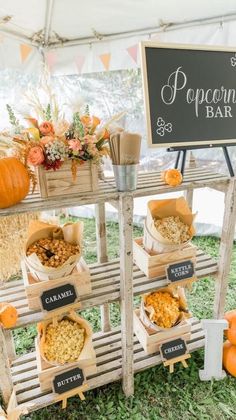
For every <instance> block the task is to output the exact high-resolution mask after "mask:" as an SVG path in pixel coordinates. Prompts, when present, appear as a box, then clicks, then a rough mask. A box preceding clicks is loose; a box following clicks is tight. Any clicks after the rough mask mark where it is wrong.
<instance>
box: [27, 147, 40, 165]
mask: <svg viewBox="0 0 236 420" xmlns="http://www.w3.org/2000/svg"><path fill="white" fill-rule="evenodd" d="M43 162H44V154H43V149H42V148H41V147H40V146H34V147H32V148H31V149H30V150H29V153H28V156H27V163H28V164H29V165H33V166H39V165H41V163H43Z"/></svg>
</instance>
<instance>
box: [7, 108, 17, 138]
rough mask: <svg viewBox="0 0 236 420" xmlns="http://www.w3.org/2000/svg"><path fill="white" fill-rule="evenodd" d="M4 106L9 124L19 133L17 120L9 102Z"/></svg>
mask: <svg viewBox="0 0 236 420" xmlns="http://www.w3.org/2000/svg"><path fill="white" fill-rule="evenodd" d="M6 108H7V112H8V116H9V122H10V124H11V125H12V126H13V127H14V128H15V133H19V130H20V123H19V120H18V119H17V118H16V116H15V114H14V111H13V109H12V107H11V106H10V105H9V104H6Z"/></svg>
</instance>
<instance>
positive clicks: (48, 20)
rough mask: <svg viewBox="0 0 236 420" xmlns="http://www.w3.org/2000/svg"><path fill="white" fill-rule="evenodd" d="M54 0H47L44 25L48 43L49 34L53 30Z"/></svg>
mask: <svg viewBox="0 0 236 420" xmlns="http://www.w3.org/2000/svg"><path fill="white" fill-rule="evenodd" d="M53 7H54V0H47V7H46V13H45V26H44V44H45V46H47V45H48V42H49V36H50V32H51V23H52V15H53Z"/></svg>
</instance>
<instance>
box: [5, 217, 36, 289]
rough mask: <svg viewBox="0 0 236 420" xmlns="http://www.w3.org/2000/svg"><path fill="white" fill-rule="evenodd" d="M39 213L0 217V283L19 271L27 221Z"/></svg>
mask: <svg viewBox="0 0 236 420" xmlns="http://www.w3.org/2000/svg"><path fill="white" fill-rule="evenodd" d="M38 218H39V213H24V214H16V215H14V216H6V217H2V218H1V221H0V281H1V282H2V281H8V280H9V279H10V277H12V276H14V275H17V274H18V273H19V271H20V260H21V256H22V251H23V245H24V243H25V240H26V236H27V229H28V225H29V221H30V220H32V219H38Z"/></svg>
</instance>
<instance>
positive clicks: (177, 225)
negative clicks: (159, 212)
mask: <svg viewBox="0 0 236 420" xmlns="http://www.w3.org/2000/svg"><path fill="white" fill-rule="evenodd" d="M154 225H155V227H156V229H157V230H158V232H159V233H160V234H161V235H162V236H163V238H165V239H168V240H169V241H171V242H172V243H173V244H183V243H184V242H187V241H188V240H189V239H191V235H190V232H189V226H188V225H186V224H185V223H183V222H182V221H181V220H180V218H179V216H176V217H174V216H169V217H164V218H163V219H154Z"/></svg>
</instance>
